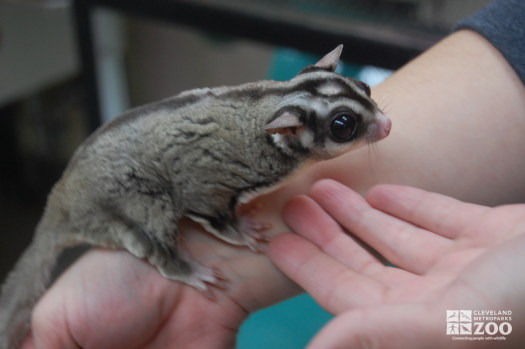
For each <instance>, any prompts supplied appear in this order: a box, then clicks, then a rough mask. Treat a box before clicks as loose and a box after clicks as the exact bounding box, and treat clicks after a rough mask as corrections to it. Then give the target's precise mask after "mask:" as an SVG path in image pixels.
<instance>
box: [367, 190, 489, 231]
mask: <svg viewBox="0 0 525 349" xmlns="http://www.w3.org/2000/svg"><path fill="white" fill-rule="evenodd" d="M367 200H368V202H369V203H370V204H371V205H372V206H373V207H375V208H377V209H379V210H381V211H384V212H387V213H389V214H391V215H393V216H395V217H398V218H400V219H403V220H405V221H407V222H410V223H412V224H414V225H417V226H420V227H422V228H424V229H427V230H429V231H431V232H434V233H436V234H439V235H441V236H444V237H446V238H449V239H455V238H457V237H458V236H459V235H460V234H461V233H462V232H464V231H465V228H466V227H468V226H469V225H470V224H472V222H473V221H475V220H477V219H479V217H480V216H481V215H483V214H484V213H485V212H486V211H487V210H489V208H488V207H485V206H480V205H474V204H468V203H464V202H461V201H459V200H456V199H453V198H450V197H447V196H444V195H441V194H436V193H430V192H427V191H424V190H421V189H416V188H411V187H406V186H400V185H378V186H376V187H374V188H372V189H371V190H370V191H369V193H368V196H367Z"/></svg>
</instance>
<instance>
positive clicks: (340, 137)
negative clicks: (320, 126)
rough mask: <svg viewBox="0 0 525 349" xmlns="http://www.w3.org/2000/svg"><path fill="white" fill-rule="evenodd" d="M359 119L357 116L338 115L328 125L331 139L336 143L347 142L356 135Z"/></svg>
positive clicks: (349, 114)
mask: <svg viewBox="0 0 525 349" xmlns="http://www.w3.org/2000/svg"><path fill="white" fill-rule="evenodd" d="M358 124H359V119H358V117H357V116H355V115H353V114H351V113H348V112H344V113H340V114H338V115H337V116H336V117H335V118H334V119H333V120H332V124H331V125H330V132H331V133H332V137H333V139H334V140H335V141H337V142H348V141H350V140H352V138H354V137H355V135H356V134H357V127H358Z"/></svg>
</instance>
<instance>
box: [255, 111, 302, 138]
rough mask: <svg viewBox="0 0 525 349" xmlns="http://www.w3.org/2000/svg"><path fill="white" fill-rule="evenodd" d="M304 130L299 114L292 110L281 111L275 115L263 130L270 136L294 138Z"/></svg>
mask: <svg viewBox="0 0 525 349" xmlns="http://www.w3.org/2000/svg"><path fill="white" fill-rule="evenodd" d="M303 128H304V123H303V122H302V121H301V118H300V116H299V114H298V113H297V112H295V111H293V110H286V109H285V110H282V111H280V112H278V113H277V114H276V116H275V117H274V118H273V120H272V121H270V122H269V123H267V124H266V126H265V127H264V129H265V130H266V132H268V133H270V134H281V135H293V136H296V135H297V134H298V133H300V132H301V131H302V129H303Z"/></svg>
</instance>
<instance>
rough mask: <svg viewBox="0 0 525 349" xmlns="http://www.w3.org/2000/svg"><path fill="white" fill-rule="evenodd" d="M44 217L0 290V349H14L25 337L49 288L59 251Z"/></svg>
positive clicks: (56, 237) (56, 239)
mask: <svg viewBox="0 0 525 349" xmlns="http://www.w3.org/2000/svg"><path fill="white" fill-rule="evenodd" d="M45 220H46V217H45V215H44V217H43V218H42V221H41V222H40V224H39V225H38V227H37V233H36V234H35V237H34V238H33V242H32V243H31V245H29V247H28V248H27V249H26V250H25V251H24V253H23V254H22V256H21V257H20V259H19V260H18V262H17V263H16V265H15V267H14V269H13V270H12V271H11V272H10V273H9V275H8V276H7V278H6V280H5V282H4V284H3V285H2V288H1V290H0V349H16V348H18V347H19V346H20V344H21V342H22V341H23V340H24V338H25V337H26V335H27V333H28V331H29V328H30V322H31V313H32V311H33V307H34V306H35V304H36V303H37V301H38V299H39V298H40V297H41V296H42V294H43V293H44V292H45V290H46V288H47V287H48V285H49V282H50V278H51V273H52V271H53V268H54V266H55V264H56V262H57V258H58V256H59V254H60V251H61V250H62V249H63V248H64V247H65V246H63V244H61V243H60V241H59V239H58V238H59V234H54V233H52V232H50V231H45V232H44V231H41V230H45V229H48V228H49V225H48V224H46V222H45Z"/></svg>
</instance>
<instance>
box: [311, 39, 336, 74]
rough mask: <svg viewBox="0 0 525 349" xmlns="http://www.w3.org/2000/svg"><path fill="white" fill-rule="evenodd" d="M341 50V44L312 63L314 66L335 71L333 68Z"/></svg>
mask: <svg viewBox="0 0 525 349" xmlns="http://www.w3.org/2000/svg"><path fill="white" fill-rule="evenodd" d="M341 52H343V45H339V46H337V47H336V48H335V49H334V50H333V51H331V52H330V53H328V54H327V55H326V56H324V57H323V58H321V59H320V60H319V62H317V63H315V64H314V67H318V68H322V69H325V70H328V71H331V72H335V68H337V63H339V57H341Z"/></svg>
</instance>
